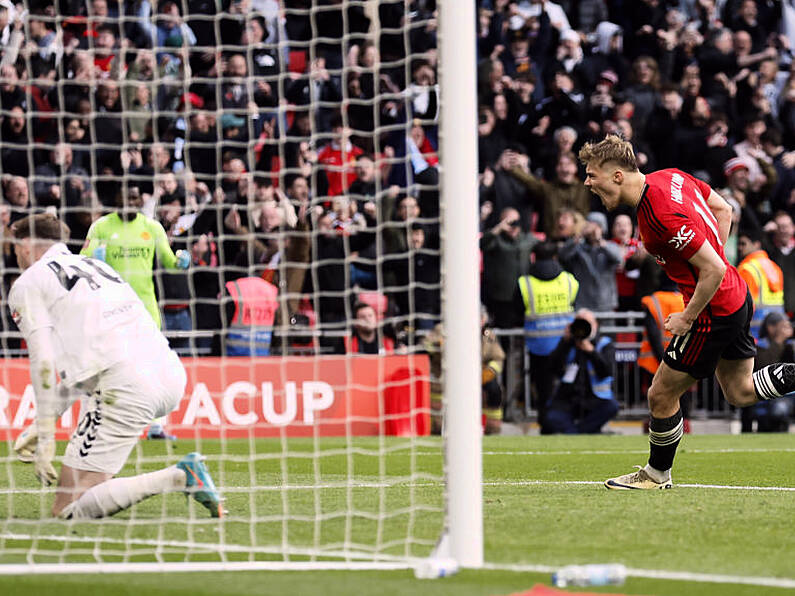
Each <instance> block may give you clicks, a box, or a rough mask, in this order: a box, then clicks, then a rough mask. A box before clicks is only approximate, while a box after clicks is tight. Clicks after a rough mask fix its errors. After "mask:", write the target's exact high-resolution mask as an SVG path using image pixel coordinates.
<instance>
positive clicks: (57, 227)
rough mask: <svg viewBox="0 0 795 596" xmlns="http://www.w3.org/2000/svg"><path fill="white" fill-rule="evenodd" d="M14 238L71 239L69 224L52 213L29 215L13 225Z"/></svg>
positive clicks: (63, 240) (56, 240)
mask: <svg viewBox="0 0 795 596" xmlns="http://www.w3.org/2000/svg"><path fill="white" fill-rule="evenodd" d="M11 230H12V232H13V233H14V238H16V239H17V240H24V239H25V238H33V239H34V240H51V241H53V242H65V241H66V240H69V226H67V225H66V224H65V223H63V222H62V221H61V220H59V219H58V218H57V217H55V216H54V215H52V214H50V213H37V214H36V215H29V216H27V217H25V218H23V219H20V220H19V221H17V222H15V223H14V224H13V225H12V226H11Z"/></svg>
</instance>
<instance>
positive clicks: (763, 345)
mask: <svg viewBox="0 0 795 596" xmlns="http://www.w3.org/2000/svg"><path fill="white" fill-rule="evenodd" d="M759 333H760V336H761V337H760V339H759V342H758V345H757V350H756V357H755V358H754V370H759V369H761V368H764V367H765V366H768V365H770V364H774V363H776V362H795V351H793V345H792V341H791V339H792V333H793V331H792V323H790V320H789V319H788V318H787V315H786V314H784V313H780V312H772V313H770V314H768V315H767V316H766V317H765V318H764V320H763V321H762V326H761V329H760V332H759ZM793 405H795V398H792V397H787V398H784V399H780V400H773V401H770V402H767V401H765V402H760V403H758V404H755V405H753V406H748V407H746V408H742V409H741V410H740V420H741V421H742V426H741V429H742V432H753V423H754V420H756V422H757V428H756V430H757V431H758V432H788V430H789V421H790V416H791V415H792V412H793Z"/></svg>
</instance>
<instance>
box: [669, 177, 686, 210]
mask: <svg viewBox="0 0 795 596" xmlns="http://www.w3.org/2000/svg"><path fill="white" fill-rule="evenodd" d="M684 182H685V179H684V177H683V176H682V175H681V174H674V175H673V176H671V200H672V201H673V202H674V203H679V204H680V205H681V204H682V184H684Z"/></svg>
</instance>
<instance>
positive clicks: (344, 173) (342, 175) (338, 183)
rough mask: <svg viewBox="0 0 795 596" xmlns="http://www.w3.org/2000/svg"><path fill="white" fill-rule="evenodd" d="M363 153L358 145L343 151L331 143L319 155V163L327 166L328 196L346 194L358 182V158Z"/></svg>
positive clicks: (349, 146) (350, 146)
mask: <svg viewBox="0 0 795 596" xmlns="http://www.w3.org/2000/svg"><path fill="white" fill-rule="evenodd" d="M362 153H364V151H362V150H361V149H360V148H359V147H357V146H356V145H348V148H347V149H346V150H345V151H343V150H342V148H341V147H340V146H339V145H336V144H333V143H329V144H328V145H326V146H325V147H323V149H321V150H320V153H318V154H317V161H318V163H320V164H323V166H325V170H326V177H327V178H328V194H329V196H331V197H336V196H337V195H341V194H342V193H344V192H346V191H347V190H348V188H349V187H350V185H351V184H353V183H354V182H355V181H356V178H357V176H356V170H355V169H354V167H355V165H356V158H357V157H359V156H360V155H361V154H362Z"/></svg>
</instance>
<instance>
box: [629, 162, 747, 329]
mask: <svg viewBox="0 0 795 596" xmlns="http://www.w3.org/2000/svg"><path fill="white" fill-rule="evenodd" d="M711 190H712V189H711V188H710V186H709V184H707V183H706V182H702V181H701V180H698V179H697V178H694V177H693V176H691V175H690V174H687V173H686V172H683V171H681V170H676V169H673V168H672V169H668V170H659V171H657V172H652V173H651V174H647V175H646V186H645V188H644V189H643V194H642V195H641V198H640V202H639V203H638V229H639V231H640V236H641V239H642V240H643V244H644V246H645V247H646V250H647V251H649V253H650V254H652V255H654V256H655V257H657V260H658V261H659V263H660V264H661V265H662V267H663V269H665V272H666V273H667V274H668V277H670V278H671V279H672V280H674V281H675V282H676V283H677V284H678V285H679V289H680V290H681V291H682V294H683V295H684V299H685V304H687V303H688V302H690V298H691V297H692V296H693V292H694V291H695V288H696V283H697V282H698V269H696V267H694V266H693V265H692V264H691V263H690V262H689V261H688V259H690V257H692V256H693V255H694V254H696V252H698V249H699V248H701V245H702V244H704V242H709V243H710V244H711V245H712V248H714V249H715V252H717V253H718V255H719V256H720V258H721V259H723V262H724V263H726V275H724V277H723V281H722V282H721V284H720V288H718V291H717V292H715V296H713V297H712V300H711V301H710V302H709V304H708V305H707V307H706V308H705V309H704V311H703V313H702V314H705V315H714V316H725V315H730V314H732V313H734V312H736V311H737V310H738V309H739V308H740V307H741V306H742V305H743V304H744V302H745V296H746V292H747V291H748V287H747V286H746V284H745V281H743V279H742V278H741V277H740V274H739V273H737V269H735V268H734V267H732V265H730V264H729V262H728V261H727V260H726V255H725V254H724V251H723V244H722V243H721V241H720V236H719V231H718V220H717V219H716V218H715V216H714V215H713V214H712V211H710V209H709V207H708V206H707V198H708V197H709V195H710V192H711Z"/></svg>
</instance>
